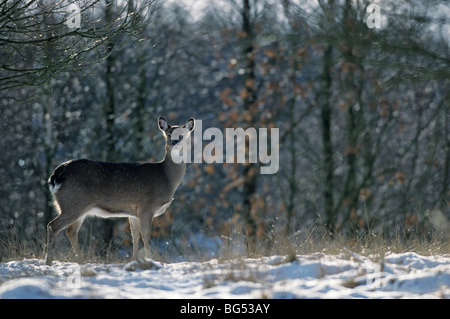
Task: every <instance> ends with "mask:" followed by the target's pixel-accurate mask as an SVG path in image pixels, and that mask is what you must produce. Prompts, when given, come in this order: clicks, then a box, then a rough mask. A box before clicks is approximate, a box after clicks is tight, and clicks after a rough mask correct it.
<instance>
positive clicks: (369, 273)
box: [0, 252, 450, 299]
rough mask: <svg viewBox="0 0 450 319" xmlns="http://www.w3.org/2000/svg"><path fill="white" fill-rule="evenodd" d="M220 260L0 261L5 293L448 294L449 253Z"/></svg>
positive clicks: (286, 296) (185, 295) (1, 290)
mask: <svg viewBox="0 0 450 319" xmlns="http://www.w3.org/2000/svg"><path fill="white" fill-rule="evenodd" d="M291 260H292V258H291V259H288V258H287V257H286V256H272V257H261V258H237V259H232V260H226V261H219V260H217V259H212V260H209V261H206V262H186V261H183V262H174V263H166V264H164V263H159V262H154V261H151V260H140V261H133V262H130V263H126V264H93V263H89V264H84V265H78V264H76V263H69V262H58V261H55V262H54V265H53V266H51V267H50V266H46V265H45V261H44V260H39V259H27V260H22V261H10V262H4V263H0V299H7V298H167V299H170V298H178V299H190V298H227V299H235V298H277V299H278V298H283V299H290V298H450V256H448V255H440V256H421V255H418V254H416V253H402V254H393V253H387V254H386V255H385V256H384V257H380V256H370V257H366V256H360V255H358V254H355V253H352V252H347V253H343V254H340V255H326V254H322V253H316V254H312V255H298V256H296V258H295V259H294V260H293V261H291Z"/></svg>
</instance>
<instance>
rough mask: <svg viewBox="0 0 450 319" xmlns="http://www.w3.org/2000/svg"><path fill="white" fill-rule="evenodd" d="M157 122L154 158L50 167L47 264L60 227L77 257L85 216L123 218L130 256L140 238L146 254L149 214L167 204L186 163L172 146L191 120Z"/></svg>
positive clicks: (178, 147) (186, 133) (85, 161)
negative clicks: (159, 152) (159, 155)
mask: <svg viewBox="0 0 450 319" xmlns="http://www.w3.org/2000/svg"><path fill="white" fill-rule="evenodd" d="M158 127H159V129H160V130H161V131H162V133H163V136H164V138H165V154H164V158H163V160H162V161H160V162H156V163H151V162H148V161H147V162H124V163H115V162H104V161H94V160H89V159H73V160H69V161H67V162H64V163H62V164H60V165H59V166H58V167H56V168H55V170H54V171H53V173H52V174H51V176H50V177H49V179H48V184H49V188H50V192H51V194H52V196H53V199H54V201H53V203H54V207H55V209H56V211H57V213H58V215H57V217H56V218H55V219H53V220H52V221H51V222H50V223H48V225H47V256H46V264H47V265H50V266H51V265H52V261H53V250H54V245H55V240H56V237H57V235H58V234H59V233H60V232H61V231H62V230H64V229H66V228H67V230H66V233H67V236H68V238H69V241H70V243H71V246H72V249H73V251H74V253H75V256H77V257H78V259H79V261H80V260H81V250H80V247H79V245H78V231H79V229H80V227H81V225H82V223H83V220H84V218H85V217H87V216H98V217H102V218H110V217H128V220H129V224H130V230H131V236H132V242H133V254H132V258H133V260H137V258H138V250H139V243H140V239H141V238H142V241H143V243H144V256H145V258H149V257H150V243H149V241H150V235H151V224H152V221H153V218H154V217H156V216H159V215H161V214H163V213H164V212H165V211H166V209H167V208H168V207H169V205H170V204H171V202H172V201H173V199H174V198H173V196H174V194H175V191H176V190H177V188H178V187H179V185H180V184H181V182H182V180H183V178H184V175H185V173H186V162H185V161H174V160H173V158H172V157H173V156H172V154H173V153H172V151H178V152H180V150H181V148H182V144H183V143H185V142H186V140H187V138H188V137H189V136H190V134H191V132H192V131H193V130H194V127H195V119H194V118H189V119H188V120H187V121H186V122H185V123H184V125H182V126H180V125H169V124H168V123H167V121H166V119H165V118H164V117H161V116H160V117H159V118H158ZM172 135H173V139H172ZM182 141H183V142H182Z"/></svg>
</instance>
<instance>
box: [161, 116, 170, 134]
mask: <svg viewBox="0 0 450 319" xmlns="http://www.w3.org/2000/svg"><path fill="white" fill-rule="evenodd" d="M158 127H159V129H160V130H161V131H163V132H164V133H165V132H167V131H168V130H169V128H170V125H169V124H168V123H167V121H166V119H165V118H164V117H162V116H160V117H159V118H158Z"/></svg>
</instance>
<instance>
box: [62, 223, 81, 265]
mask: <svg viewBox="0 0 450 319" xmlns="http://www.w3.org/2000/svg"><path fill="white" fill-rule="evenodd" d="M82 224H83V217H81V218H78V219H77V220H76V221H75V222H74V223H73V224H71V225H70V226H69V227H67V231H66V233H67V237H69V240H70V244H71V245H72V249H73V252H74V253H75V256H76V258H77V259H78V262H81V250H80V246H79V244H78V231H79V230H80V227H81V225H82Z"/></svg>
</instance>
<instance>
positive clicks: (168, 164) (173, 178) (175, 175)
mask: <svg viewBox="0 0 450 319" xmlns="http://www.w3.org/2000/svg"><path fill="white" fill-rule="evenodd" d="M162 165H163V168H164V171H165V173H166V176H167V178H168V180H169V181H170V182H171V183H172V184H173V185H175V187H178V185H179V184H180V183H181V181H182V180H183V177H184V174H185V173H186V163H185V162H184V161H182V162H181V163H175V162H174V161H173V160H172V156H171V154H170V151H169V150H167V149H166V152H165V154H164V160H163V161H162Z"/></svg>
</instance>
